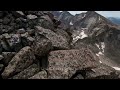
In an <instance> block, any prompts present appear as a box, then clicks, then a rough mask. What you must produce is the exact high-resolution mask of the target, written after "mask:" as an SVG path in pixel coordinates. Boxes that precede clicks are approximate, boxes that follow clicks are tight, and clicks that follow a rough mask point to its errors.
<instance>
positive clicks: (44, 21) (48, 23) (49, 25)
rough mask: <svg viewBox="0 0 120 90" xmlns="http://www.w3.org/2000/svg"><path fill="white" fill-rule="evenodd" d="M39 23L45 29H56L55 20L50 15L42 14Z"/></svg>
mask: <svg viewBox="0 0 120 90" xmlns="http://www.w3.org/2000/svg"><path fill="white" fill-rule="evenodd" d="M38 25H39V26H41V27H43V28H45V29H50V30H54V24H53V21H52V20H51V18H50V17H49V16H48V15H44V16H41V18H40V19H38Z"/></svg>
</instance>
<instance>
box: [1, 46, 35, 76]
mask: <svg viewBox="0 0 120 90" xmlns="http://www.w3.org/2000/svg"><path fill="white" fill-rule="evenodd" d="M34 60H35V56H34V54H33V52H32V49H31V48H30V47H29V46H26V47H24V48H22V49H21V50H20V51H19V52H18V53H17V54H16V55H15V56H14V57H13V58H12V60H11V61H10V62H9V64H8V66H7V67H6V68H5V70H4V72H3V73H2V77H3V78H8V77H11V76H13V75H14V74H16V73H18V72H20V71H22V70H24V69H25V68H27V67H28V66H29V65H31V64H32V63H33V61H34Z"/></svg>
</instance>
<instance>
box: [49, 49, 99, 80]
mask: <svg viewBox="0 0 120 90" xmlns="http://www.w3.org/2000/svg"><path fill="white" fill-rule="evenodd" d="M97 60H98V57H96V55H94V54H93V53H92V52H91V51H90V50H89V49H86V48H82V49H80V50H74V49H73V50H58V51H51V52H50V53H49V57H48V61H49V65H48V72H49V78H50V79H53V78H54V79H69V78H71V77H72V76H73V75H74V74H75V73H76V71H77V70H82V69H92V68H95V67H97V66H98V65H99V62H98V61H97Z"/></svg>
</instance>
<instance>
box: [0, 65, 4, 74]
mask: <svg viewBox="0 0 120 90" xmlns="http://www.w3.org/2000/svg"><path fill="white" fill-rule="evenodd" d="M3 68H4V65H3V64H0V73H1V71H2V70H3Z"/></svg>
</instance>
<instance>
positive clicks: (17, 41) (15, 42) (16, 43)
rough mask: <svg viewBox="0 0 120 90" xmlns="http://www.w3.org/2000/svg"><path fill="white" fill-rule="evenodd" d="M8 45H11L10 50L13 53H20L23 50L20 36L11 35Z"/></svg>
mask: <svg viewBox="0 0 120 90" xmlns="http://www.w3.org/2000/svg"><path fill="white" fill-rule="evenodd" d="M8 44H9V45H10V48H11V49H12V50H13V51H15V52H17V51H19V50H20V49H21V48H22V44H21V36H20V34H13V35H11V38H10V39H8Z"/></svg>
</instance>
